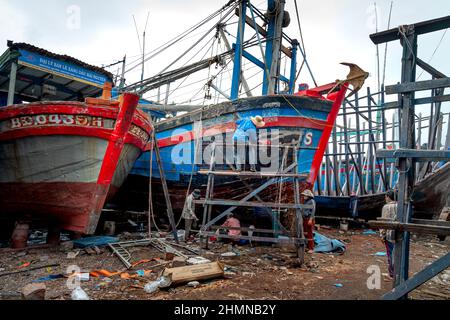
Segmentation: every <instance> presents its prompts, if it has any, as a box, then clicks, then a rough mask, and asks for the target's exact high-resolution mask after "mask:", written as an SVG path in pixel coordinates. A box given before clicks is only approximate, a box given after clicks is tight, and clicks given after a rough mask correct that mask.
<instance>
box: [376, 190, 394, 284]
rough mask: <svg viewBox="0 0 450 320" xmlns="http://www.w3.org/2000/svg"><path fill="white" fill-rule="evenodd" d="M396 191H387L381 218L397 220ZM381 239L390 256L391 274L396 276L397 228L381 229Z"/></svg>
mask: <svg viewBox="0 0 450 320" xmlns="http://www.w3.org/2000/svg"><path fill="white" fill-rule="evenodd" d="M395 199H396V192H395V191H394V190H389V191H388V192H386V195H385V200H386V205H385V206H384V207H383V210H382V212H381V218H382V219H386V220H391V221H395V220H396V219H397V202H396V201H395ZM380 236H381V239H382V241H383V243H384V245H385V246H386V253H387V257H388V264H389V276H390V277H391V278H393V277H394V260H393V254H394V245H395V230H384V229H380Z"/></svg>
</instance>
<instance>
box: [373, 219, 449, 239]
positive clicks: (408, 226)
mask: <svg viewBox="0 0 450 320" xmlns="http://www.w3.org/2000/svg"><path fill="white" fill-rule="evenodd" d="M368 224H369V225H370V226H371V227H372V228H380V229H388V230H397V231H409V232H412V233H417V234H435V235H440V236H449V235H450V227H449V226H448V224H446V223H445V224H442V225H429V224H416V223H400V222H396V221H369V222H368Z"/></svg>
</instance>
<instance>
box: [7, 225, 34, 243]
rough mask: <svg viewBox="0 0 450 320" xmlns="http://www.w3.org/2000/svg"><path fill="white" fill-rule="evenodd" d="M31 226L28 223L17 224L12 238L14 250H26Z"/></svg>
mask: <svg viewBox="0 0 450 320" xmlns="http://www.w3.org/2000/svg"><path fill="white" fill-rule="evenodd" d="M29 231H30V225H29V223H27V222H17V223H16V227H15V228H14V231H13V234H12V236H11V247H12V248H13V249H25V248H26V247H27V243H28V232H29Z"/></svg>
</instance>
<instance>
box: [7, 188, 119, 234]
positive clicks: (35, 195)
mask: <svg viewBox="0 0 450 320" xmlns="http://www.w3.org/2000/svg"><path fill="white" fill-rule="evenodd" d="M96 187H97V184H95V183H65V182H56V183H45V182H43V183H33V184H30V183H12V184H0V193H1V194H8V195H10V196H8V198H7V199H5V200H3V201H2V214H3V216H4V215H5V214H6V215H8V214H11V215H14V214H15V213H17V212H23V213H27V212H32V213H33V217H36V218H40V219H48V220H53V221H56V222H57V223H58V225H59V226H60V227H61V228H62V229H65V230H70V231H74V232H80V233H84V231H85V228H86V225H87V224H88V215H86V208H88V207H90V206H92V205H93V203H92V195H93V194H94V192H95V190H96ZM117 190H118V189H117V188H116V187H113V186H112V187H111V188H110V189H109V192H108V194H107V195H106V196H107V201H108V200H109V199H110V198H112V197H113V196H114V194H115V193H116V192H117ZM24 199H27V200H24Z"/></svg>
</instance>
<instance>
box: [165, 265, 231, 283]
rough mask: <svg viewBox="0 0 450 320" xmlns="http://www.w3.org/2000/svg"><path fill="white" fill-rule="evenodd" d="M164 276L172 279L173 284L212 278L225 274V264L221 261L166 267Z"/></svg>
mask: <svg viewBox="0 0 450 320" xmlns="http://www.w3.org/2000/svg"><path fill="white" fill-rule="evenodd" d="M163 275H164V276H166V277H170V278H171V279H172V285H176V284H182V283H188V282H191V281H200V280H210V279H215V278H219V277H222V276H223V275H224V265H223V264H222V263H220V262H214V263H207V264H200V265H194V266H187V267H180V268H172V269H166V270H164V273H163Z"/></svg>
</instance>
